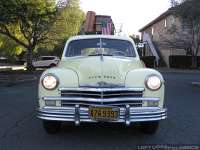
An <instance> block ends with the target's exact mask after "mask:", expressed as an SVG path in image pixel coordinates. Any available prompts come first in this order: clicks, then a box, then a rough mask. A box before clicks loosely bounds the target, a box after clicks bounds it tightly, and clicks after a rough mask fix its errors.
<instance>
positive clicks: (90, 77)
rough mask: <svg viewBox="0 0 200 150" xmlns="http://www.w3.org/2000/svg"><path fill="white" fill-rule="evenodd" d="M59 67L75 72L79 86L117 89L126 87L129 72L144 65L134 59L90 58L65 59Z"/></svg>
mask: <svg viewBox="0 0 200 150" xmlns="http://www.w3.org/2000/svg"><path fill="white" fill-rule="evenodd" d="M58 67H60V68H68V69H71V70H74V71H75V72H76V73H77V75H78V78H79V86H87V87H111V86H113V87H116V86H124V83H125V78H126V74H127V73H128V71H130V70H133V69H137V68H141V67H142V65H141V62H140V60H138V59H134V58H131V59H130V58H120V57H110V56H103V57H101V56H90V57H74V58H68V59H64V60H62V61H61V62H60V63H59V65H58Z"/></svg>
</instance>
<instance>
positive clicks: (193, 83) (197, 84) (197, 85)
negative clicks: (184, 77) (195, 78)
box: [192, 82, 200, 87]
mask: <svg viewBox="0 0 200 150" xmlns="http://www.w3.org/2000/svg"><path fill="white" fill-rule="evenodd" d="M192 85H193V86H196V87H200V82H192Z"/></svg>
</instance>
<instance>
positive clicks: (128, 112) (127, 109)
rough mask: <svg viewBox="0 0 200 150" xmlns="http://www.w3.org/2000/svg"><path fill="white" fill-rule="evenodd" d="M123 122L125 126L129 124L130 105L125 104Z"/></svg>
mask: <svg viewBox="0 0 200 150" xmlns="http://www.w3.org/2000/svg"><path fill="white" fill-rule="evenodd" d="M125 122H126V125H127V126H128V125H130V105H126V112H125Z"/></svg>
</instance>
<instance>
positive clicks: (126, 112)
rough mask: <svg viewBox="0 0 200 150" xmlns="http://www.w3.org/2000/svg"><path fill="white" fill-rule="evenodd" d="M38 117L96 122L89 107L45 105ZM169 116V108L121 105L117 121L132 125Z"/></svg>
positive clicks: (76, 122) (76, 121) (76, 123)
mask: <svg viewBox="0 0 200 150" xmlns="http://www.w3.org/2000/svg"><path fill="white" fill-rule="evenodd" d="M38 118H40V119H44V120H54V121H67V122H74V123H75V125H79V124H80V123H81V122H96V121H94V120H92V119H91V118H90V117H89V107H82V106H78V105H77V106H76V107H74V106H71V107H64V108H60V107H59V108H58V107H44V108H41V109H38ZM166 118H167V109H165V108H164V109H161V108H159V107H142V108H134V107H129V106H128V105H127V106H126V107H120V116H119V119H118V120H116V121H111V122H119V123H125V124H126V125H130V123H133V122H144V121H158V120H163V119H166Z"/></svg>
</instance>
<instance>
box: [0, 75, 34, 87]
mask: <svg viewBox="0 0 200 150" xmlns="http://www.w3.org/2000/svg"><path fill="white" fill-rule="evenodd" d="M36 80H37V77H33V78H32V79H24V80H17V81H11V80H7V81H6V80H4V81H1V80H0V87H5V86H15V85H16V84H22V83H30V82H34V81H36Z"/></svg>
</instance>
